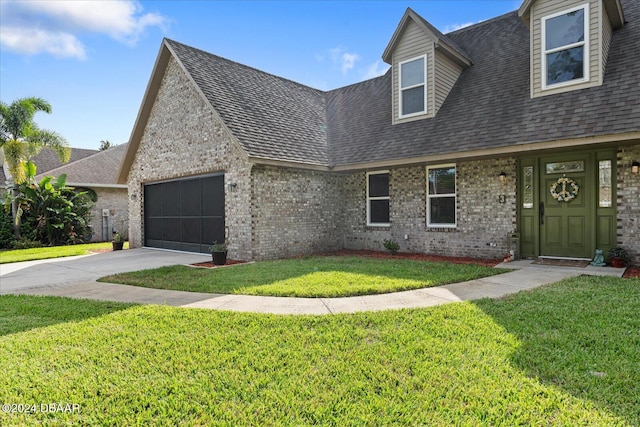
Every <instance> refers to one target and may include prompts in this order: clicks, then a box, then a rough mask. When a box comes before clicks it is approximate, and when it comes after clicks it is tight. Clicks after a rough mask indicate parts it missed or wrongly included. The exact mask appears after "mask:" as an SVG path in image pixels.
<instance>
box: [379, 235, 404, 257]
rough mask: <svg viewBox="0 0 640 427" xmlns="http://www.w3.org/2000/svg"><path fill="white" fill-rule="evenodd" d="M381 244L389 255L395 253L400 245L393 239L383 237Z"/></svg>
mask: <svg viewBox="0 0 640 427" xmlns="http://www.w3.org/2000/svg"><path fill="white" fill-rule="evenodd" d="M382 244H383V245H384V248H385V249H386V250H388V251H389V252H390V253H391V255H395V254H397V253H398V250H399V249H400V245H399V244H398V242H396V241H395V240H388V239H385V240H383V241H382Z"/></svg>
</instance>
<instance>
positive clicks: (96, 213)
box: [36, 144, 129, 242]
mask: <svg viewBox="0 0 640 427" xmlns="http://www.w3.org/2000/svg"><path fill="white" fill-rule="evenodd" d="M126 149H127V145H126V144H122V145H117V146H115V147H113V148H109V149H108V150H104V151H94V152H93V153H92V154H91V155H89V156H87V157H84V158H81V159H79V160H75V161H71V162H69V163H66V164H63V165H61V166H59V167H57V168H55V169H50V170H47V171H46V172H44V173H39V174H38V175H37V176H36V181H39V180H40V179H42V178H44V177H45V176H54V177H59V176H60V175H62V174H66V175H67V185H69V186H71V187H75V188H77V189H82V188H91V189H93V190H94V191H95V192H96V193H97V195H98V201H97V202H96V203H95V205H94V206H93V207H92V208H91V228H92V229H93V237H92V239H91V241H94V242H100V241H106V240H111V238H112V235H113V231H114V230H115V231H118V232H121V233H123V234H124V235H126V234H127V231H128V227H129V218H128V215H129V213H128V197H127V186H126V185H122V184H117V183H116V180H117V176H118V170H119V168H120V163H121V162H122V158H123V157H124V154H125V152H126ZM36 165H38V163H36ZM38 171H40V168H38Z"/></svg>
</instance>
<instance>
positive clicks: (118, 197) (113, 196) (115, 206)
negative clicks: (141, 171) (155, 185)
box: [91, 188, 129, 242]
mask: <svg viewBox="0 0 640 427" xmlns="http://www.w3.org/2000/svg"><path fill="white" fill-rule="evenodd" d="M94 190H95V192H96V193H97V194H98V201H97V202H96V203H95V205H94V206H93V208H91V228H92V229H93V237H92V238H91V241H92V242H105V241H109V240H111V238H112V230H113V229H114V228H115V229H116V231H118V232H120V233H122V234H123V235H124V236H125V237H127V236H128V234H129V212H128V204H129V200H128V197H127V189H126V188H94ZM103 209H108V210H109V216H107V217H103V216H102V210H103Z"/></svg>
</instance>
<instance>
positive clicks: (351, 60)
mask: <svg viewBox="0 0 640 427" xmlns="http://www.w3.org/2000/svg"><path fill="white" fill-rule="evenodd" d="M520 3H521V0H494V1H480V0H471V1H462V0H446V1H437V0H426V1H424V0H423V1H280V2H274V1H205V0H198V1H190V0H187V1H171V0H164V1H130V0H123V1H114V0H110V1H97V0H90V1H79V0H71V1H65V0H39V1H34V0H0V98H1V99H2V101H3V102H5V103H10V102H11V101H13V100H14V99H17V98H22V97H26V96H38V97H41V98H44V99H46V100H47V101H49V102H50V103H51V105H52V107H53V113H52V114H50V115H47V114H44V113H39V114H37V115H36V122H37V123H38V124H39V125H40V127H42V128H46V129H50V130H55V131H57V132H59V133H60V134H62V136H64V137H65V138H66V139H67V141H68V142H69V144H70V145H71V146H72V147H78V148H94V149H97V148H98V146H99V145H100V141H101V140H103V139H107V140H109V141H111V142H112V143H114V144H122V143H125V142H127V141H128V139H129V136H130V134H131V130H132V127H133V124H134V122H135V119H136V116H137V114H138V109H139V108H140V104H141V102H142V98H143V95H144V91H145V89H146V86H147V82H148V80H149V77H150V75H151V71H152V69H153V64H154V62H155V59H156V56H157V54H158V50H159V48H160V44H161V41H162V38H163V37H168V38H171V39H173V40H176V41H179V42H181V43H185V44H188V45H191V46H194V47H197V48H200V49H203V50H206V51H208V52H211V53H214V54H216V55H220V56H223V57H225V58H228V59H231V60H234V61H237V62H240V63H242V64H246V65H249V66H252V67H255V68H258V69H261V70H263V71H267V72H269V73H272V74H275V75H278V76H281V77H285V78H288V79H291V80H294V81H297V82H300V83H303V84H306V85H308V86H311V87H315V88H318V89H323V90H328V89H335V88H338V87H342V86H346V85H349V84H352V83H356V82H359V81H362V80H366V79H368V78H372V77H375V76H377V75H380V74H381V73H384V71H385V70H386V69H387V65H386V64H385V63H384V62H383V61H382V60H381V59H380V57H381V55H382V52H383V51H384V49H385V47H386V45H387V43H388V42H389V40H390V38H391V36H392V35H393V32H394V31H395V29H396V27H397V25H398V23H399V21H400V19H401V18H402V15H403V14H404V11H405V9H406V8H407V7H411V8H412V9H413V10H415V11H416V12H417V13H418V14H420V15H421V16H422V17H423V18H425V19H426V20H427V21H429V22H430V23H431V24H432V25H434V26H435V27H436V28H438V29H439V30H440V31H442V32H449V31H452V30H455V29H457V28H460V27H462V26H466V25H470V24H473V23H477V22H480V21H483V20H486V19H490V18H493V17H495V16H499V15H502V14H504V13H507V12H510V11H513V10H516V9H517V8H518V7H519V6H520Z"/></svg>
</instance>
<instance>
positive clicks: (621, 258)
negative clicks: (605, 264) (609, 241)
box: [609, 246, 629, 268]
mask: <svg viewBox="0 0 640 427" xmlns="http://www.w3.org/2000/svg"><path fill="white" fill-rule="evenodd" d="M628 258H629V254H628V253H627V251H626V250H624V249H623V248H621V247H619V246H616V247H613V248H611V249H609V259H610V260H611V267H615V268H622V267H624V263H625V261H626V260H627V259H628Z"/></svg>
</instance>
